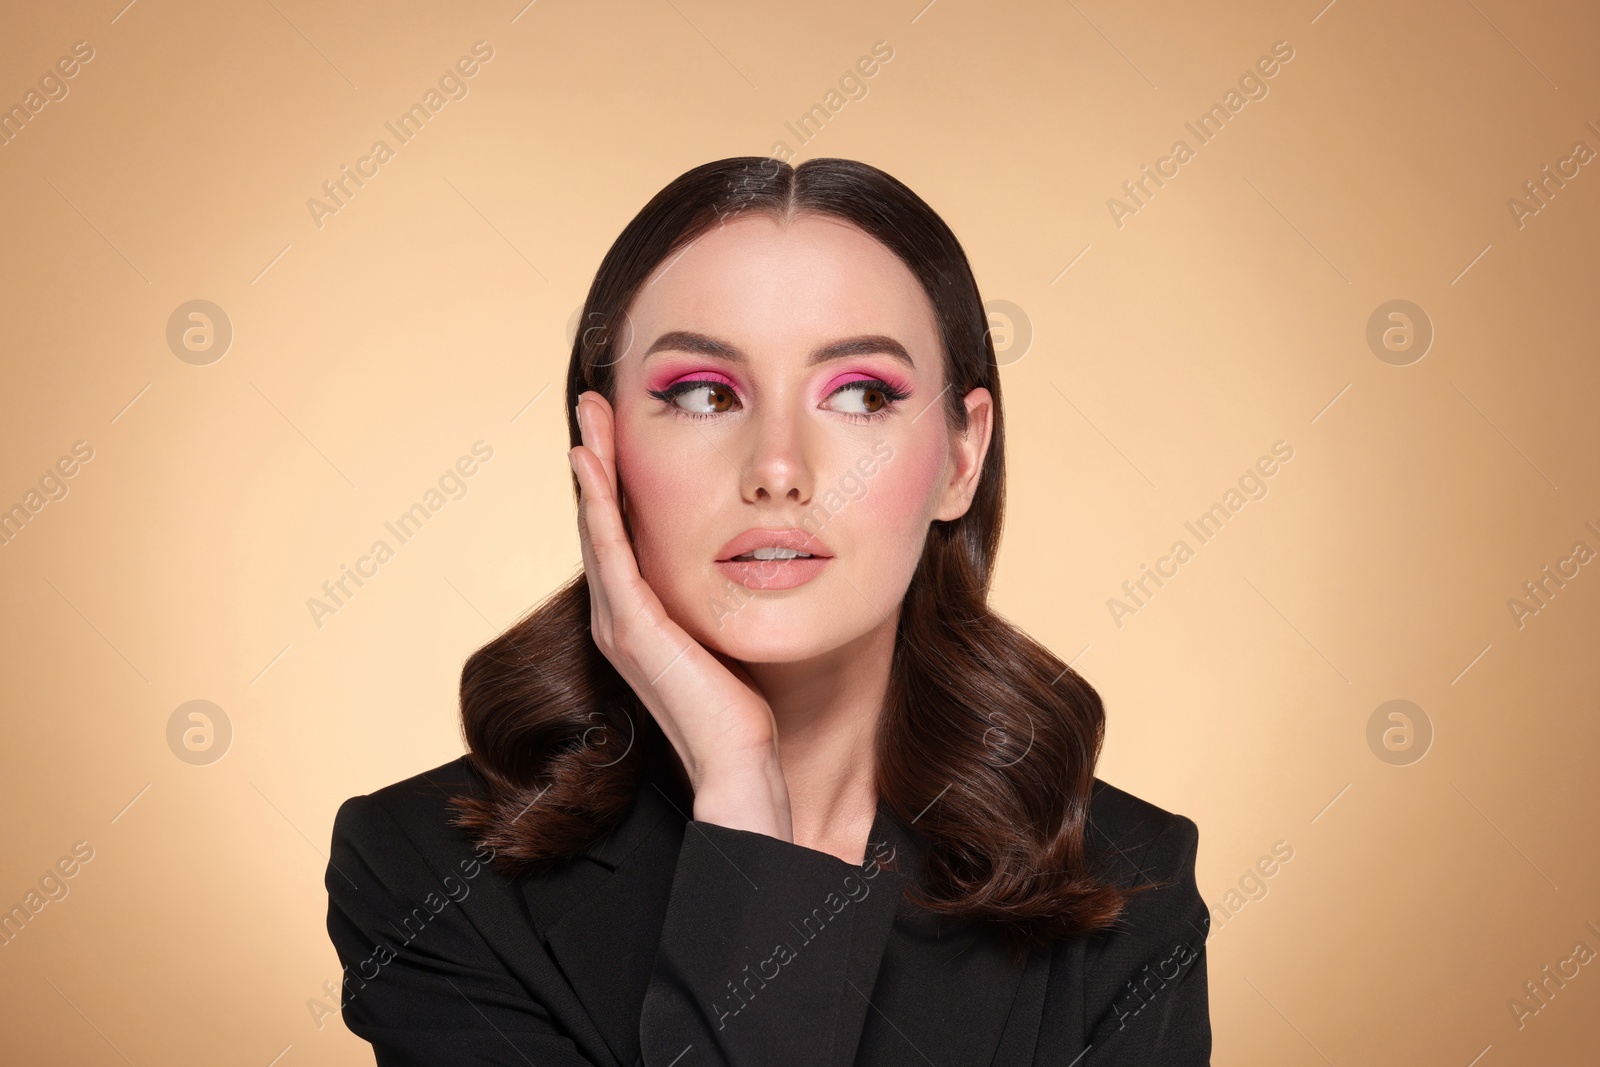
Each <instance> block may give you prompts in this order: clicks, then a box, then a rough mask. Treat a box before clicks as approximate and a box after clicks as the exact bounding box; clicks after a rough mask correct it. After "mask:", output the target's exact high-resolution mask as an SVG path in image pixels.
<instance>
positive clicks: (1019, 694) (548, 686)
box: [454, 156, 1130, 952]
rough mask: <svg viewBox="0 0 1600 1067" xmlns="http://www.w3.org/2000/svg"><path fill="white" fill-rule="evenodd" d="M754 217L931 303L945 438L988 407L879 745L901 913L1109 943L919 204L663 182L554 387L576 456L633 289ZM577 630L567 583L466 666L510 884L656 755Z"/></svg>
mask: <svg viewBox="0 0 1600 1067" xmlns="http://www.w3.org/2000/svg"><path fill="white" fill-rule="evenodd" d="M751 213H761V214H765V215H768V216H772V217H776V218H780V219H786V218H789V217H791V216H794V215H796V214H802V213H809V214H816V215H824V216H830V217H833V218H837V219H841V220H843V221H845V222H848V223H851V224H853V225H855V226H857V227H859V228H860V229H861V230H863V231H864V232H866V233H868V234H870V235H871V236H872V237H874V238H876V239H877V240H878V241H879V242H881V243H882V244H883V245H885V246H886V247H887V248H888V249H889V250H890V251H892V252H893V253H894V254H895V255H896V256H898V257H899V258H900V259H901V261H902V262H904V263H905V265H906V266H907V267H908V268H909V269H910V271H911V273H912V274H913V275H915V277H916V278H917V280H918V281H919V282H920V283H921V285H922V288H923V290H924V291H925V292H926V293H927V295H928V299H929V300H930V301H931V303H932V305H933V310H934V314H935V316H936V318H937V322H938V328H939V335H940V339H941V341H942V344H943V349H944V351H943V353H942V355H943V369H944V381H945V383H946V388H945V389H944V392H943V393H942V397H943V406H942V407H943V413H944V417H945V420H946V423H947V425H948V426H949V427H950V429H951V430H952V432H964V431H965V430H966V424H967V411H966V405H965V403H964V402H963V398H964V397H965V396H966V394H967V393H968V392H969V391H970V390H972V389H975V388H979V387H982V388H985V389H987V390H988V391H989V393H990V394H991V396H992V397H993V398H994V408H993V422H994V425H993V431H992V436H991V440H990V444H989V450H988V454H987V455H986V457H985V458H984V464H983V470H982V473H981V476H980V478H979V481H978V488H977V493H976V495H975V496H974V498H973V501H972V504H971V506H970V507H969V508H968V509H967V511H966V513H965V514H964V515H962V516H961V517H960V518H958V519H954V520H952V521H948V522H945V521H938V520H936V521H934V522H933V523H932V524H931V525H930V528H929V530H928V536H927V540H926V542H925V544H924V546H923V551H922V557H921V560H920V562H919V563H918V565H917V569H916V572H915V574H914V575H913V577H912V579H911V585H910V587H909V588H908V589H907V591H906V595H905V599H904V601H903V603H902V605H901V611H900V619H899V626H898V631H897V634H896V638H895V646H894V653H893V659H892V662H891V666H890V673H889V687H888V693H887V696H886V699H885V703H884V707H883V711H882V716H881V718H880V721H879V728H878V732H877V737H876V742H875V751H874V756H875V759H876V768H875V773H876V781H877V787H878V792H879V794H880V796H881V797H883V798H884V799H885V800H886V801H887V803H888V804H889V806H890V808H891V810H892V811H893V812H894V813H895V815H896V816H898V817H899V818H900V820H901V821H902V822H903V823H905V824H907V825H912V823H913V820H915V823H914V826H913V829H914V830H915V831H917V832H918V833H919V834H920V835H921V837H922V839H923V840H924V841H925V842H926V844H927V857H926V872H925V878H926V884H925V891H923V892H918V891H917V889H916V888H915V887H914V886H908V889H907V893H908V899H911V900H913V901H914V902H916V903H918V904H921V905H922V906H923V907H925V908H928V909H931V910H933V911H936V912H939V913H942V914H947V915H952V916H959V917H963V918H967V919H971V920H975V921H979V922H984V923H992V924H994V926H995V928H996V929H997V930H998V931H999V932H1000V933H1001V934H1002V936H1004V937H1005V938H1006V939H1007V940H1008V941H1009V942H1010V943H1011V944H1012V946H1013V948H1014V949H1016V950H1017V951H1019V952H1020V951H1022V950H1024V949H1026V948H1028V947H1032V946H1036V945H1044V944H1049V943H1053V942H1055V941H1057V940H1059V939H1062V938H1065V937H1069V936H1072V935H1075V934H1080V933H1086V932H1089V931H1092V930H1099V929H1104V928H1106V927H1109V926H1111V925H1112V924H1113V922H1114V921H1115V920H1116V918H1117V917H1118V915H1119V914H1120V913H1121V911H1122V909H1123V907H1124V905H1125V903H1126V900H1127V898H1128V895H1129V893H1130V890H1129V889H1128V888H1125V887H1122V886H1118V885H1115V884H1111V883H1109V882H1104V881H1101V880H1099V879H1098V878H1096V877H1095V876H1094V875H1093V874H1092V873H1091V870H1090V859H1091V857H1090V856H1089V855H1088V853H1087V850H1086V847H1085V824H1086V820H1087V817H1088V811H1089V797H1090V791H1091V788H1092V786H1093V784H1094V768H1095V761H1096V759H1097V758H1098V756H1099V752H1100V746H1101V742H1102V739H1103V736H1104V725H1105V714H1104V710H1103V708H1102V706H1101V702H1100V697H1099V695H1098V694H1097V693H1096V692H1095V690H1094V689H1093V687H1091V686H1090V685H1089V683H1088V682H1086V681H1084V679H1083V678H1081V677H1080V676H1079V675H1078V674H1077V673H1076V672H1075V671H1073V670H1072V668H1071V667H1069V666H1067V664H1065V663H1063V662H1062V661H1061V660H1060V659H1058V658H1057V657H1056V656H1055V655H1054V654H1052V653H1051V652H1050V651H1049V650H1048V649H1046V648H1045V647H1044V646H1042V645H1040V644H1039V643H1038V642H1036V641H1034V640H1033V639H1032V638H1031V637H1029V636H1028V635H1027V634H1025V633H1023V632H1022V631H1021V630H1020V629H1018V628H1017V627H1016V626H1014V625H1012V624H1011V623H1010V622H1008V621H1007V620H1005V619H1003V618H1001V617H1000V616H999V615H998V614H996V613H995V612H994V611H993V610H991V609H990V607H989V606H988V602H987V601H988V594H989V585H990V580H991V577H992V573H993V564H994V559H995V553H996V551H997V549H998V547H999V541H1000V528H1001V519H1002V512H1003V508H1004V500H1005V433H1004V429H1005V422H1004V418H1003V415H1002V412H1003V410H1004V409H1003V406H1002V404H1001V397H1000V375H999V368H998V366H997V364H996V362H995V354H994V345H993V343H992V341H991V339H990V336H989V322H988V316H987V313H986V311H985V309H984V306H983V301H982V298H981V297H980V295H979V292H978V286H977V282H976V281H975V280H974V278H973V276H972V270H971V268H970V267H969V265H968V263H967V257H966V253H965V252H964V251H963V250H962V248H961V245H960V243H959V242H958V241H957V240H956V237H955V234H954V233H952V232H951V230H950V228H949V226H947V225H946V224H945V223H944V221H943V220H942V219H941V218H940V217H939V216H938V215H937V214H936V213H935V212H934V211H933V209H932V208H930V207H929V206H928V205H927V204H926V203H924V202H923V201H922V199H921V198H920V197H918V196H917V195H916V194H915V193H914V192H912V191H911V190H910V189H909V188H907V187H906V186H905V185H903V184H902V183H901V182H899V181H898V180H896V179H895V178H893V177H891V176H890V175H888V174H886V173H884V172H883V171H881V170H878V169H877V168H875V167H872V166H869V165H867V164H865V163H861V162H857V161H855V160H848V159H812V160H808V161H806V162H804V163H801V164H800V165H799V166H798V167H792V166H790V165H789V164H788V163H784V162H781V161H779V160H776V159H770V158H765V157H761V156H741V157H735V158H732V159H722V160H717V161H715V162H712V163H706V164H704V165H702V166H698V167H695V168H693V169H692V170H689V171H687V172H685V173H684V174H682V175H680V176H679V177H678V178H676V179H674V180H673V181H672V182H671V183H670V184H668V185H667V186H666V187H665V188H664V189H662V190H661V191H660V192H658V193H657V194H656V195H655V196H654V197H653V198H652V199H651V200H650V202H649V203H648V204H646V205H645V206H644V208H643V210H641V211H640V212H639V213H638V214H637V215H636V216H634V218H633V220H632V221H631V222H629V223H628V225H627V226H626V227H625V228H624V229H623V230H622V233H621V234H620V235H619V236H618V237H617V239H616V241H615V243H613V244H612V246H611V248H610V249H609V250H608V251H607V252H606V255H605V258H604V259H603V260H602V262H601V264H600V269H599V270H598V272H597V273H596V274H595V278H594V282H593V284H592V285H591V286H590V288H589V294H588V297H587V299H586V300H585V302H584V306H583V313H582V317H581V320H580V329H579V331H578V335H577V337H576V339H575V340H574V342H573V346H572V357H571V361H570V363H569V364H568V370H567V390H566V393H567V396H566V401H567V406H566V410H567V431H568V435H569V437H570V439H571V443H572V445H573V446H576V445H579V444H582V443H583V441H582V435H581V432H580V430H579V427H578V420H577V399H578V396H579V395H580V394H581V393H583V392H584V391H586V390H589V389H593V390H596V391H598V392H599V393H600V394H601V395H603V396H604V397H605V398H606V399H607V400H608V401H610V402H611V403H612V404H613V405H614V404H615V403H616V377H615V374H614V368H615V366H616V364H617V363H618V362H619V361H620V360H621V359H623V358H625V357H626V356H627V355H628V352H629V348H630V346H633V345H636V344H637V345H642V344H643V343H644V342H645V341H647V339H645V338H634V337H632V336H631V330H630V328H629V319H628V309H629V307H630V306H631V305H632V302H633V299H634V297H635V296H636V295H637V293H638V292H639V289H640V287H641V286H642V285H643V284H644V283H645V282H646V281H647V280H648V278H649V277H650V275H651V274H652V273H653V272H654V271H655V269H656V268H657V267H658V266H660V265H661V264H662V263H664V262H666V261H667V260H668V259H669V258H671V257H672V256H674V255H676V254H677V253H679V252H680V251H681V250H683V249H684V247H685V246H686V245H687V244H688V243H689V242H691V241H693V240H695V239H696V238H698V237H700V236H701V235H703V234H705V233H706V232H707V231H708V230H710V229H711V228H712V227H715V226H719V225H721V224H722V223H723V222H725V221H727V220H728V219H731V218H734V217H738V216H741V215H746V214H751ZM573 492H574V496H575V497H576V496H578V495H579V489H578V483H577V478H576V475H574V477H573ZM589 621H590V600H589V586H588V580H587V578H586V576H585V575H584V574H583V573H582V572H581V571H580V573H579V574H578V575H577V576H576V577H575V578H573V579H572V580H571V581H570V582H568V583H567V584H566V585H564V586H562V587H561V588H560V589H558V590H556V591H555V592H554V593H553V594H551V596H550V597H549V598H547V599H546V600H545V601H544V602H543V603H541V604H539V605H537V606H536V607H535V608H534V609H533V610H531V611H530V612H529V613H528V614H527V615H526V616H524V617H523V618H522V619H521V620H520V621H518V622H517V623H515V624H514V625H513V626H512V627H511V628H510V629H508V630H507V631H506V632H505V633H503V634H501V635H500V636H498V637H496V638H495V639H494V640H492V641H490V642H489V643H488V644H486V645H484V646H483V647H482V648H480V649H478V650H477V651H476V652H475V653H473V654H472V656H471V657H469V658H468V659H467V661H466V664H465V665H464V667H463V668H462V672H461V718H462V728H463V733H464V735H465V739H466V742H467V746H468V758H469V759H470V761H471V762H472V764H473V766H474V767H475V768H476V769H477V770H478V772H479V773H480V774H481V775H482V777H483V778H484V780H485V781H486V782H487V783H488V786H489V796H488V798H487V799H479V798H473V797H459V798H456V800H455V801H454V804H455V807H456V810H457V812H458V815H457V819H456V821H457V824H458V825H460V826H462V827H464V828H465V829H467V830H468V831H469V832H470V833H471V835H472V836H473V838H474V840H475V841H477V842H478V843H479V844H480V845H485V846H488V847H491V848H493V850H494V856H495V863H496V865H497V866H498V867H499V869H500V870H501V871H502V872H503V873H505V874H507V875H512V876H515V875H519V874H523V873H537V872H540V871H543V870H548V869H549V868H551V867H552V866H555V865H559V864H560V863H561V862H562V861H564V860H566V859H568V858H570V857H572V856H574V855H576V854H577V853H579V852H581V851H583V850H584V849H585V848H586V847H588V846H589V845H590V844H592V843H593V842H594V841H596V840H597V839H599V838H601V837H603V836H604V835H606V834H607V833H608V832H609V831H610V830H612V829H613V828H614V827H615V826H616V825H617V824H618V823H619V822H620V821H621V820H622V819H623V817H624V816H625V815H626V814H627V811H628V808H629V806H630V804H631V803H632V801H633V797H634V793H635V790H636V788H637V787H638V782H639V776H640V771H641V769H642V767H643V766H644V764H645V760H646V758H647V757H648V755H649V754H650V753H651V752H652V751H654V752H657V753H659V752H660V751H661V746H665V747H666V748H667V749H670V742H668V741H667V740H666V737H665V735H664V734H663V733H662V732H661V730H660V727H659V726H658V725H657V724H656V723H655V720H654V717H653V716H652V715H651V714H650V712H649V710H648V709H647V708H646V707H645V706H644V704H643V703H642V702H641V701H640V700H639V698H638V696H637V695H636V694H635V693H634V692H633V690H632V689H631V687H630V686H629V685H628V684H627V682H626V681H624V680H623V678H622V677H621V675H619V674H618V673H617V672H616V670H615V669H614V668H613V667H612V665H611V663H610V661H608V660H607V659H606V658H605V656H604V655H603V654H602V653H601V652H600V650H599V649H598V647H596V645H595V643H594V641H593V639H592V638H591V636H590V631H589Z"/></svg>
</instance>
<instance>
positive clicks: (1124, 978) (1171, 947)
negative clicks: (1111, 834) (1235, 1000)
mask: <svg viewBox="0 0 1600 1067" xmlns="http://www.w3.org/2000/svg"><path fill="white" fill-rule="evenodd" d="M1199 837H1200V832H1199V828H1198V827H1197V826H1196V825H1195V824H1194V822H1193V821H1192V820H1190V819H1188V818H1185V817H1184V816H1181V815H1174V816H1173V821H1172V822H1171V823H1169V824H1168V826H1167V827H1166V829H1164V830H1162V831H1161V833H1159V834H1158V835H1157V836H1156V838H1155V840H1154V841H1152V842H1151V843H1150V846H1149V848H1148V849H1146V851H1145V854H1144V856H1143V857H1141V859H1140V861H1139V864H1138V866H1139V867H1140V869H1141V870H1143V871H1144V872H1145V873H1146V875H1147V876H1148V877H1149V878H1151V879H1152V880H1154V881H1155V882H1156V883H1157V888H1153V889H1147V890H1145V891H1144V892H1142V893H1139V894H1137V895H1135V896H1134V897H1133V899H1132V900H1131V901H1130V902H1129V905H1128V908H1127V910H1126V911H1125V912H1124V914H1123V917H1122V919H1121V920H1120V921H1119V922H1118V927H1119V930H1118V932H1117V933H1115V934H1112V935H1111V936H1110V937H1107V938H1105V939H1104V940H1103V942H1102V944H1101V948H1100V952H1099V956H1098V959H1096V960H1095V961H1094V963H1093V964H1092V967H1093V971H1094V974H1095V979H1094V986H1095V988H1096V989H1098V990H1103V991H1104V994H1103V995H1102V996H1101V997H1100V998H1099V1004H1098V1005H1096V1006H1095V1007H1098V1011H1097V1013H1096V1017H1093V1018H1091V1019H1090V1021H1089V1027H1088V1038H1087V1040H1088V1046H1089V1047H1088V1056H1087V1057H1086V1060H1085V1063H1086V1064H1087V1065H1088V1067H1134V1065H1139V1067H1143V1065H1146V1064H1156V1063H1159V1064H1161V1065H1162V1067H1208V1065H1209V1064H1210V1063H1211V1016H1210V1007H1209V1002H1208V996H1207V989H1206V935H1207V931H1208V929H1209V926H1210V912H1209V910H1208V909H1207V907H1206V903H1205V901H1204V900H1203V899H1202V898H1201V896H1200V890H1199V888H1198V887H1197V886H1196V884H1195V853H1196V850H1197V847H1198V845H1199ZM1107 997H1109V1003H1106V1002H1105V1001H1106V999H1107ZM1091 1010H1094V1008H1093V1007H1092V1009H1091Z"/></svg>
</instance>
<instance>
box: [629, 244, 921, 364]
mask: <svg viewBox="0 0 1600 1067" xmlns="http://www.w3.org/2000/svg"><path fill="white" fill-rule="evenodd" d="M631 315H632V318H633V325H634V328H635V329H636V330H637V331H638V334H637V339H638V341H639V342H640V343H642V344H644V345H648V344H650V342H651V341H652V340H653V339H654V338H655V337H656V336H657V335H659V334H660V333H662V332H664V331H666V330H678V329H685V330H699V331H702V332H705V333H709V334H714V335H716V336H720V337H726V338H727V339H728V340H730V341H733V342H734V343H735V344H739V345H740V346H741V347H743V345H744V344H746V343H748V344H751V345H753V346H754V347H757V348H759V347H763V346H778V347H783V346H785V345H786V344H788V343H793V344H794V345H795V346H798V347H805V348H807V349H809V348H810V347H812V346H814V345H815V343H816V342H817V341H818V340H825V339H832V338H835V337H839V336H843V335H847V334H878V333H881V334H888V335H889V336H891V337H894V338H896V339H898V340H899V341H900V342H901V343H902V344H904V345H905V347H906V348H907V349H908V350H909V351H910V352H911V354H912V357H913V358H914V359H916V360H917V362H918V364H919V365H920V364H923V363H924V361H929V360H932V358H933V357H934V356H935V354H936V353H937V351H938V349H937V344H938V328H937V325H936V322H935V319H934V312H933V306H932V304H931V302H930V301H929V300H928V297H927V294H926V293H925V292H923V289H922V285H921V283H919V282H918V281H917V279H916V277H915V276H914V275H913V274H912V273H911V271H910V269H909V268H908V267H907V266H906V265H905V264H904V263H903V262H901V260H900V258H899V257H898V256H896V255H895V254H894V253H893V252H891V251H890V250H889V249H888V248H886V247H885V246H884V245H883V244H881V243H880V242H879V241H878V240H877V239H876V238H874V237H872V236H871V235H869V234H867V233H866V232H864V231H863V230H861V229H859V228H858V227H856V226H854V225H852V224H851V223H848V222H846V221H844V220H842V219H836V218H832V217H829V216H822V215H814V214H802V215H797V216H794V217H793V218H791V219H789V220H788V221H787V222H783V221H780V220H778V219H775V218H773V217H771V216H768V215H762V214H753V215H743V216H739V217H737V218H734V219H731V220H729V221H728V222H726V223H724V224H722V225H720V226H713V227H712V228H711V229H710V230H708V231H707V232H706V233H704V234H702V235H701V236H700V238H699V239H697V240H696V241H694V242H693V243H692V244H690V245H689V246H688V248H687V249H685V250H681V251H680V253H679V254H676V255H674V256H669V257H668V258H667V259H666V260H665V261H663V262H662V263H661V264H660V265H659V266H658V267H657V268H656V269H655V271H654V272H653V273H652V274H651V276H650V278H649V279H648V280H647V281H646V282H645V284H644V285H643V286H642V287H641V288H640V290H639V293H638V295H637V296H636V297H635V299H634V303H633V307H632V309H631Z"/></svg>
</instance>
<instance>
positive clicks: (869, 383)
mask: <svg viewBox="0 0 1600 1067" xmlns="http://www.w3.org/2000/svg"><path fill="white" fill-rule="evenodd" d="M706 386H712V387H716V388H721V389H727V390H728V391H729V392H733V387H732V386H730V385H729V384H728V383H727V382H719V381H705V380H698V381H697V380H692V379H691V380H686V381H681V382H673V383H672V384H671V385H669V386H667V387H666V388H665V389H651V390H648V392H649V393H650V395H651V396H653V397H655V398H656V399H657V400H660V401H662V402H663V403H665V404H666V405H667V406H668V407H670V408H671V409H672V410H673V411H675V412H677V413H678V414H679V415H685V416H687V417H689V418H691V419H710V418H715V417H716V416H718V415H724V414H727V413H726V412H722V411H685V410H683V408H681V407H679V406H678V405H677V404H676V403H674V401H675V400H676V399H677V398H678V397H679V396H681V395H682V394H684V393H688V392H692V391H693V390H695V389H703V388H705V387H706ZM856 388H862V389H876V390H877V391H878V392H880V393H882V394H883V396H884V405H883V407H881V408H879V409H878V410H877V411H867V412H857V411H838V412H835V413H834V414H836V415H843V416H844V417H845V418H847V419H852V420H854V421H856V422H873V421H875V420H877V419H881V418H884V417H885V416H887V415H889V414H890V413H892V412H893V411H894V409H895V407H896V406H897V405H898V404H899V403H900V402H901V401H902V400H906V399H908V398H909V397H910V396H911V394H910V393H907V392H905V391H904V390H901V389H898V388H896V387H895V386H893V385H890V384H889V383H888V382H886V381H884V380H882V379H881V378H861V379H858V380H856V381H853V382H846V383H845V384H843V385H841V386H840V387H839V388H838V389H835V390H834V391H833V392H832V393H830V394H829V396H834V395H837V394H838V393H841V392H843V391H844V390H846V389H856ZM734 395H735V396H737V395H738V394H737V393H735V394H734Z"/></svg>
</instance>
